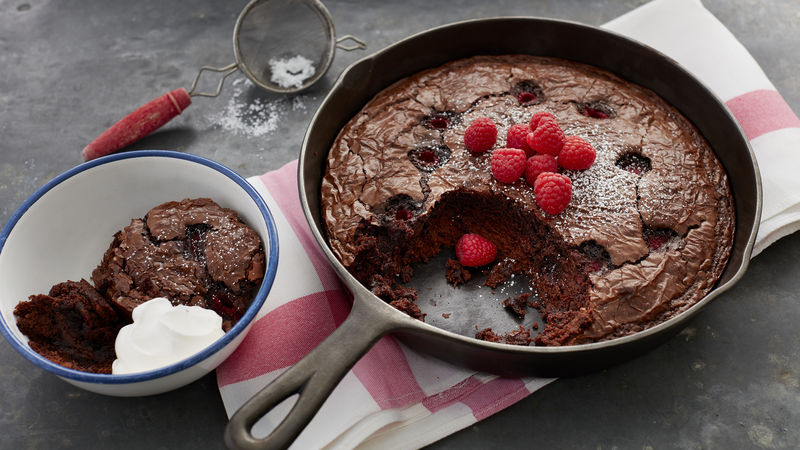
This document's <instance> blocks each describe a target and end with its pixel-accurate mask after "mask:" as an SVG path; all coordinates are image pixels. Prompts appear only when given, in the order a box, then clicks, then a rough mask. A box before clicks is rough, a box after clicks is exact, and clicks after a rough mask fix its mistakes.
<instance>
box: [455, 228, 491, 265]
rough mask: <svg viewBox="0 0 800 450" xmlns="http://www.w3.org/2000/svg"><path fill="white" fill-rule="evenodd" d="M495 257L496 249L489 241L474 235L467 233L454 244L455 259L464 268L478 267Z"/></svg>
mask: <svg viewBox="0 0 800 450" xmlns="http://www.w3.org/2000/svg"><path fill="white" fill-rule="evenodd" d="M495 257H497V247H495V246H494V244H492V242H491V241H489V240H488V239H486V238H484V237H483V236H481V235H479V234H475V233H467V234H465V235H463V236H461V238H460V239H459V240H458V242H457V243H456V258H458V262H459V263H461V265H462V266H464V267H480V266H485V265H486V264H489V263H490V262H492V261H494V259H495Z"/></svg>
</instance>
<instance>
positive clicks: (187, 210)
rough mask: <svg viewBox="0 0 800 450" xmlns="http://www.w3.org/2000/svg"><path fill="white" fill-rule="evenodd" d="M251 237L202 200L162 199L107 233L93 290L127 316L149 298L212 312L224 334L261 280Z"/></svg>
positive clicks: (260, 258)
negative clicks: (110, 237)
mask: <svg viewBox="0 0 800 450" xmlns="http://www.w3.org/2000/svg"><path fill="white" fill-rule="evenodd" d="M264 261H265V255H264V249H263V246H262V245H261V239H260V238H259V236H258V234H256V232H255V231H253V230H252V229H251V228H249V227H248V226H247V225H245V224H244V223H243V222H242V221H241V220H239V216H238V214H237V213H236V212H235V211H233V210H230V209H227V208H222V207H220V206H219V205H217V204H216V203H215V202H214V201H212V200H211V199H208V198H198V199H185V200H182V201H180V202H167V203H164V204H162V205H159V206H157V207H155V208H153V209H151V210H150V211H149V212H148V213H147V215H146V216H145V217H144V218H143V219H133V220H131V223H130V225H128V226H127V227H125V228H124V229H123V230H121V231H119V232H117V233H116V234H115V235H114V241H113V242H112V243H111V245H110V246H109V248H108V250H106V253H105V255H104V256H103V261H102V262H101V263H100V265H99V266H98V267H97V268H96V269H95V270H94V272H92V281H93V282H94V283H95V286H97V290H98V291H100V292H101V293H103V294H104V295H106V296H107V297H108V298H109V299H110V300H111V301H112V302H113V303H114V304H115V305H116V307H117V308H118V309H119V310H120V311H121V312H123V314H125V315H126V316H127V318H128V319H130V315H131V313H132V312H133V309H134V308H135V307H136V306H137V305H139V304H141V303H143V302H145V301H147V300H150V299H152V298H155V297H166V298H168V299H170V301H172V303H173V304H175V305H178V304H184V305H189V306H192V305H196V306H201V307H203V308H207V309H211V310H214V311H216V312H217V313H218V314H219V315H220V316H222V319H223V329H224V330H225V331H227V330H229V329H230V328H231V327H232V326H233V325H234V324H235V323H236V322H237V321H238V320H239V319H240V318H241V317H242V315H243V314H244V312H245V311H246V310H247V307H248V306H249V305H250V302H251V301H252V299H253V295H254V294H255V291H256V289H257V288H258V286H259V284H260V283H261V280H262V279H263V277H264V267H265V266H264Z"/></svg>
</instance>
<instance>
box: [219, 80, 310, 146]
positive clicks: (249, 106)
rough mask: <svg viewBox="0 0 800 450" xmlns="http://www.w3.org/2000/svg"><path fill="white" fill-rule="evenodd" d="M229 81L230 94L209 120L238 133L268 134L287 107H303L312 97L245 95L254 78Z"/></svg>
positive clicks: (298, 109) (283, 115)
mask: <svg viewBox="0 0 800 450" xmlns="http://www.w3.org/2000/svg"><path fill="white" fill-rule="evenodd" d="M232 85H233V86H232V87H233V89H232V90H233V95H232V96H231V98H230V99H229V100H228V103H227V104H226V105H225V107H224V108H223V109H222V110H221V111H219V112H218V113H216V114H214V115H212V116H211V120H212V122H213V123H214V124H216V125H219V126H220V127H222V129H223V130H226V131H230V132H233V133H234V134H239V135H246V136H250V137H263V136H267V135H270V134H272V133H273V132H275V130H277V129H278V128H279V126H280V125H281V122H282V120H283V119H284V117H285V116H286V114H287V113H288V112H289V111H301V112H302V111H306V110H307V107H306V101H308V100H312V101H313V100H314V99H313V98H309V97H308V96H305V95H299V96H293V97H287V96H281V97H277V98H273V99H267V98H257V97H256V98H248V95H247V93H248V92H249V91H250V90H251V89H252V88H253V87H255V85H254V84H253V82H251V81H250V80H248V79H245V78H240V79H237V80H235V81H234V82H233V83H232Z"/></svg>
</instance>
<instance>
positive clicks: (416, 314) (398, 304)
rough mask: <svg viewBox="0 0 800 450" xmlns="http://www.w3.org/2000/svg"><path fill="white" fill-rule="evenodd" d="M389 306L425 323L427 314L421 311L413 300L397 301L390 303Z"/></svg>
mask: <svg viewBox="0 0 800 450" xmlns="http://www.w3.org/2000/svg"><path fill="white" fill-rule="evenodd" d="M389 305H391V306H393V307H394V308H395V309H397V310H398V311H400V312H404V313H406V314H408V315H409V316H411V317H413V318H415V319H417V320H419V321H422V322H424V321H425V316H426V315H427V314H423V313H422V311H421V310H420V309H419V306H417V304H416V303H414V302H412V301H411V300H408V299H405V298H404V299H400V300H395V301H393V302H390V303H389Z"/></svg>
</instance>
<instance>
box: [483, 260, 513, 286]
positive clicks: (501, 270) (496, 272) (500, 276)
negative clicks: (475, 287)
mask: <svg viewBox="0 0 800 450" xmlns="http://www.w3.org/2000/svg"><path fill="white" fill-rule="evenodd" d="M512 273H514V270H513V268H512V267H511V262H510V261H508V260H503V261H500V262H499V263H497V264H495V266H494V267H492V269H491V271H490V272H489V276H488V277H487V278H486V282H485V283H483V284H484V285H486V286H489V287H490V288H492V289H496V288H497V286H500V285H501V284H503V283H505V282H506V281H508V279H509V278H510V277H511V274H512Z"/></svg>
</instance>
